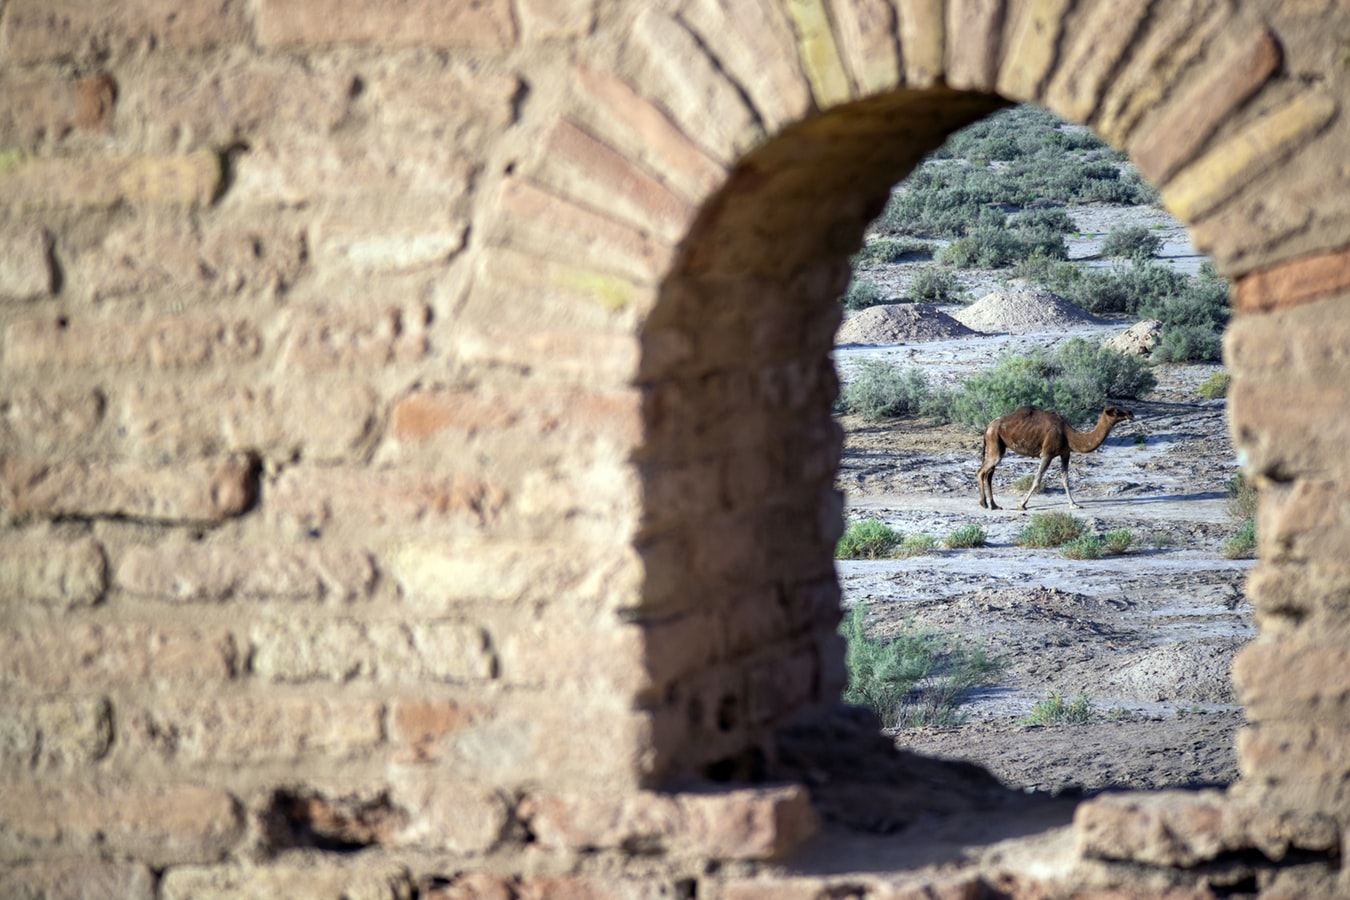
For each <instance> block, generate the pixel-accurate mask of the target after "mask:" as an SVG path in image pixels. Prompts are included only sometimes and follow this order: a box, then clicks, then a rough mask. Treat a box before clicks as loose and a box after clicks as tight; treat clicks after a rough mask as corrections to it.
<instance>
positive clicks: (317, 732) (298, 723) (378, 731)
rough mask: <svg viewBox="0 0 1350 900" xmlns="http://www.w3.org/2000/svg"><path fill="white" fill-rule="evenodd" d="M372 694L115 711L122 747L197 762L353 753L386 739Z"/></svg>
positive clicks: (159, 704) (172, 702)
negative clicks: (357, 697)
mask: <svg viewBox="0 0 1350 900" xmlns="http://www.w3.org/2000/svg"><path fill="white" fill-rule="evenodd" d="M383 718H384V706H383V704H381V703H379V702H378V701H374V700H341V699H318V698H310V697H281V696H277V695H276V693H275V692H273V693H272V694H270V695H269V696H267V697H265V698H263V697H228V698H211V699H198V698H183V697H169V698H163V699H157V700H155V701H154V702H153V703H149V704H139V703H123V704H119V706H118V711H117V730H118V744H119V750H120V752H121V753H123V754H129V756H128V758H135V759H144V758H147V757H148V758H159V759H162V760H164V761H166V762H173V763H179V764H182V765H187V766H195V765H198V764H201V763H220V764H225V765H230V766H236V765H242V764H246V763H273V762H298V761H301V760H305V759H309V758H322V759H324V760H334V759H347V758H351V757H353V756H356V755H359V754H362V753H364V752H366V751H368V750H370V749H372V748H374V747H377V746H379V745H380V744H382V743H383V739H384V727H383Z"/></svg>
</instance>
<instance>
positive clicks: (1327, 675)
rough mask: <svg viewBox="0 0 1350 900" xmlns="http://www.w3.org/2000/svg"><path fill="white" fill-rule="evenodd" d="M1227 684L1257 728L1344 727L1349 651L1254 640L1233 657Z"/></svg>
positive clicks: (1349, 711) (1349, 696)
mask: <svg viewBox="0 0 1350 900" xmlns="http://www.w3.org/2000/svg"><path fill="white" fill-rule="evenodd" d="M1233 681H1234V682H1235V684H1236V686H1237V689H1238V696H1239V697H1240V698H1241V700H1242V705H1243V706H1245V707H1246V709H1247V714H1248V717H1249V718H1250V720H1251V721H1253V722H1256V723H1258V724H1262V725H1264V724H1267V723H1274V722H1299V721H1303V722H1309V721H1316V722H1318V723H1321V724H1323V725H1326V726H1333V725H1334V726H1338V727H1339V726H1341V725H1346V724H1350V648H1347V647H1346V646H1344V645H1341V644H1324V643H1318V642H1315V641H1312V640H1309V639H1307V638H1287V639H1284V640H1279V641H1276V640H1270V639H1265V640H1260V639H1258V640H1255V641H1252V642H1251V643H1250V644H1247V645H1246V646H1244V647H1243V648H1242V649H1241V650H1239V651H1238V654H1237V657H1236V658H1235V659H1234V661H1233Z"/></svg>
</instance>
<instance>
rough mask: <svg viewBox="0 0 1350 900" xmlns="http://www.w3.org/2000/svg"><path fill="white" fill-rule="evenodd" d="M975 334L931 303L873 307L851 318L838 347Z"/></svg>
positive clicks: (838, 342)
mask: <svg viewBox="0 0 1350 900" xmlns="http://www.w3.org/2000/svg"><path fill="white" fill-rule="evenodd" d="M974 334H975V332H974V331H972V330H971V329H969V328H967V327H966V326H965V325H962V324H961V323H960V322H958V321H956V320H955V319H953V318H952V317H951V316H949V315H947V314H946V313H944V312H941V311H939V310H938V308H937V307H936V306H933V305H932V304H930V303H904V304H899V303H891V304H887V305H885V306H871V307H868V308H867V309H864V310H862V311H861V312H859V313H857V314H855V315H852V316H850V317H849V319H848V321H847V322H845V323H844V324H843V326H842V327H840V329H839V334H838V336H837V337H836V338H835V343H837V344H908V343H913V342H916V341H944V340H947V339H949V338H961V337H970V336H972V335H974Z"/></svg>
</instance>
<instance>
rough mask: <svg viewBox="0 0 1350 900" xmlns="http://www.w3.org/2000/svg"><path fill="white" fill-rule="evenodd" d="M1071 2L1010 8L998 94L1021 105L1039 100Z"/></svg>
mask: <svg viewBox="0 0 1350 900" xmlns="http://www.w3.org/2000/svg"><path fill="white" fill-rule="evenodd" d="M1070 2H1071V0H1035V2H1030V3H1023V4H1018V5H1017V6H1015V7H1014V8H1013V12H1012V15H1011V16H1010V19H1009V21H1008V23H1007V28H1006V34H1005V37H1004V41H1003V59H1002V62H1001V63H1000V65H999V71H998V90H999V93H1000V94H1002V95H1003V96H1005V97H1008V98H1009V99H1012V100H1017V101H1021V102H1024V103H1025V102H1028V101H1035V100H1040V99H1041V89H1042V87H1043V86H1044V84H1045V81H1046V79H1047V78H1048V77H1049V76H1050V73H1051V71H1052V68H1053V66H1054V64H1055V60H1056V58H1057V56H1058V53H1059V42H1060V35H1061V33H1062V31H1063V28H1064V19H1065V14H1066V13H1067V12H1068V10H1069V5H1070Z"/></svg>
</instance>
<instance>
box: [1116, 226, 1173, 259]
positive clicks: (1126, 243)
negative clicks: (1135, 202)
mask: <svg viewBox="0 0 1350 900" xmlns="http://www.w3.org/2000/svg"><path fill="white" fill-rule="evenodd" d="M1160 249H1162V238H1160V237H1158V236H1157V235H1156V234H1154V233H1153V232H1152V231H1150V230H1149V229H1147V228H1145V227H1144V226H1142V225H1132V226H1128V227H1125V228H1112V229H1111V230H1110V231H1109V232H1107V234H1106V240H1104V241H1102V256H1114V257H1125V258H1127V259H1147V258H1148V257H1150V256H1153V255H1154V254H1155V253H1157V252H1158V251H1159V250H1160Z"/></svg>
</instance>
